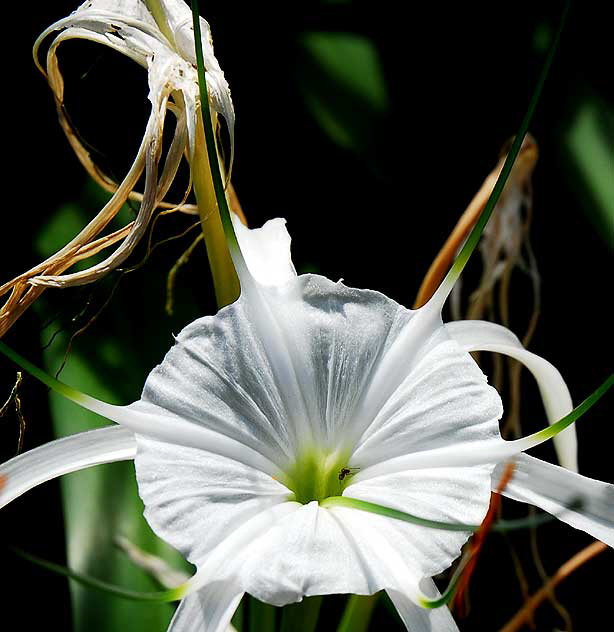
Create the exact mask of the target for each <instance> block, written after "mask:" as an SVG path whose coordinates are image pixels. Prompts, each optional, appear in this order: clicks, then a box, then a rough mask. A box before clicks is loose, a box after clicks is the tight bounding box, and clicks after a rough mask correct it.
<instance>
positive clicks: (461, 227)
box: [414, 135, 537, 308]
mask: <svg viewBox="0 0 614 632" xmlns="http://www.w3.org/2000/svg"><path fill="white" fill-rule="evenodd" d="M506 157H507V153H504V154H503V155H502V156H501V157H500V159H499V162H498V163H497V166H496V167H495V168H494V169H493V170H492V171H491V172H490V173H489V174H488V176H487V177H486V179H485V180H484V182H483V183H482V186H481V187H480V189H479V191H478V192H477V193H476V194H475V196H474V197H473V199H472V200H471V202H470V203H469V206H468V207H467V208H466V209H465V211H464V213H463V214H462V215H461V217H460V219H459V220H458V222H457V224H456V226H455V227H454V230H453V231H452V233H451V234H450V236H449V237H448V239H447V240H446V242H445V244H444V245H443V247H442V248H441V250H440V251H439V253H438V254H437V256H436V257H435V259H434V261H433V263H432V264H431V266H430V268H429V270H428V272H427V273H426V276H425V277H424V280H423V281H422V285H421V286H420V290H419V291H418V295H417V297H416V301H415V303H414V307H415V308H418V307H421V306H422V305H424V304H425V303H426V302H427V301H428V300H429V299H430V298H431V296H433V294H434V292H435V290H436V289H437V288H438V287H439V285H440V283H441V281H442V280H443V278H444V276H445V275H446V273H447V271H448V270H449V268H450V266H451V265H452V262H453V261H454V258H455V256H456V253H457V252H458V250H459V249H460V247H461V246H462V245H463V242H464V241H465V239H466V238H467V236H468V235H469V233H470V232H471V229H472V228H473V226H474V225H475V223H476V221H477V220H478V217H479V216H480V213H481V212H482V210H483V209H484V206H485V205H486V202H487V201H488V198H489V197H490V194H491V193H492V190H493V188H494V186H495V183H496V181H497V178H498V177H499V174H500V173H501V169H502V168H503V163H504V162H505V158H506ZM536 161H537V144H536V143H535V141H534V139H533V138H532V137H531V136H529V135H527V137H526V138H525V140H524V141H523V144H522V147H521V149H520V153H519V154H518V158H517V159H516V162H515V163H514V167H513V168H512V172H511V173H510V176H509V178H508V181H507V184H506V185H505V188H504V190H503V193H502V194H501V198H500V199H499V202H498V204H497V207H498V208H500V207H503V206H504V205H505V204H506V202H507V198H508V196H510V195H513V194H515V192H516V191H518V189H519V188H523V187H524V185H525V183H526V182H527V180H528V179H529V178H530V176H531V173H532V171H533V168H534V167H535V163H536ZM495 213H496V211H495ZM493 215H494V214H493Z"/></svg>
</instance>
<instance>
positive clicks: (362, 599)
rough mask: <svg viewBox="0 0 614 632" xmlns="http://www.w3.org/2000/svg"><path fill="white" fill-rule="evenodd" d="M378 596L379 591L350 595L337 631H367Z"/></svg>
mask: <svg viewBox="0 0 614 632" xmlns="http://www.w3.org/2000/svg"><path fill="white" fill-rule="evenodd" d="M378 598H379V593H375V594H374V595H350V598H349V599H348V602H347V605H346V606H345V610H344V611H343V616H342V617H341V621H340V622H339V627H338V628H337V632H367V630H368V629H369V622H370V621H371V615H372V614H373V609H374V608H375V604H376V603H377V600H378Z"/></svg>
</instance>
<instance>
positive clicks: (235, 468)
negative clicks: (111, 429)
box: [135, 435, 290, 579]
mask: <svg viewBox="0 0 614 632" xmlns="http://www.w3.org/2000/svg"><path fill="white" fill-rule="evenodd" d="M137 444H138V451H137V455H136V458H135V469H136V475H137V481H138V486H139V494H140V496H141V498H142V499H143V501H144V503H145V517H146V518H147V521H148V522H149V524H150V525H151V527H152V529H153V530H154V531H155V532H156V534H157V535H158V536H160V537H161V538H162V539H163V540H165V541H166V542H169V543H170V544H171V545H172V546H174V547H175V548H176V549H178V550H179V551H180V552H181V553H182V554H183V555H184V556H185V557H187V558H188V559H189V560H190V561H191V562H193V563H194V564H196V566H197V567H199V568H200V567H201V566H202V565H203V564H204V560H205V558H206V556H207V555H208V554H209V553H210V552H211V551H212V550H213V549H215V548H216V547H217V546H218V545H219V544H220V543H221V542H222V541H224V540H225V539H226V538H227V537H228V536H229V535H230V534H231V533H232V532H233V530H234V529H236V528H237V527H239V526H240V525H242V524H244V523H245V522H246V521H247V520H249V519H250V518H252V517H253V516H255V515H257V514H259V513H261V512H263V511H265V510H266V509H268V508H270V507H272V506H274V505H276V504H279V503H283V502H284V501H285V500H286V499H287V498H288V497H289V495H290V492H289V491H288V490H287V489H286V488H285V487H284V486H283V485H281V484H280V483H278V482H277V481H276V480H274V479H273V478H271V476H269V475H268V474H264V473H263V472H261V471H258V470H255V469H253V468H251V467H248V466H246V465H243V464H242V463H239V462H238V461H234V460H231V459H227V458H224V457H219V456H215V455H212V454H209V453H207V452H204V451H202V450H199V449H196V448H188V447H182V446H177V445H171V444H168V443H165V442H162V441H157V440H154V439H149V438H146V437H144V436H142V435H137ZM212 579H213V578H212Z"/></svg>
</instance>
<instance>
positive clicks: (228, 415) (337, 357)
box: [105, 275, 406, 473]
mask: <svg viewBox="0 0 614 632" xmlns="http://www.w3.org/2000/svg"><path fill="white" fill-rule="evenodd" d="M405 314H406V311H405V310H404V309H402V308H401V307H400V306H399V305H398V304H396V303H395V302H394V301H391V300H389V299H387V298H386V297H385V296H383V295H381V294H378V293H377V292H370V291H366V290H354V289H350V288H347V287H345V286H343V285H342V284H340V283H338V284H335V283H332V282H331V281H329V280H328V279H325V278H323V277H317V276H312V275H305V276H301V277H297V278H294V279H292V280H290V281H288V283H286V285H284V287H283V288H276V287H271V288H265V287H260V289H259V290H258V291H257V292H256V294H249V293H248V294H246V293H243V294H242V295H241V297H240V298H239V300H238V301H237V302H235V303H234V304H233V305H230V306H228V307H226V308H224V309H223V310H221V311H220V312H219V313H218V314H217V316H214V317H206V318H202V319H199V320H197V321H195V322H194V323H192V324H191V325H189V326H188V327H186V328H185V329H184V330H183V331H182V332H181V333H180V335H179V336H178V338H177V343H176V345H175V346H174V347H173V348H172V349H171V350H170V351H169V353H168V354H167V356H166V358H165V359H164V362H163V363H162V364H161V365H160V366H159V367H158V368H157V369H155V370H154V371H153V372H152V373H151V375H150V376H149V378H148V380H147V383H146V385H145V389H144V391H143V398H142V400H143V401H142V402H140V403H138V404H136V405H133V406H132V407H131V408H132V409H133V410H141V409H142V410H143V411H146V410H148V411H150V412H152V413H153V412H155V411H158V412H159V414H160V415H162V414H168V415H169V416H173V417H175V418H177V419H180V418H181V419H183V420H185V422H186V423H189V424H192V425H196V426H200V427H201V428H207V429H209V430H211V431H214V432H216V433H218V434H220V435H225V436H226V437H227V439H228V440H234V441H237V442H240V443H242V444H244V445H246V446H250V447H251V448H252V449H254V450H257V451H258V452H259V453H261V454H263V455H265V456H266V457H267V458H268V459H270V460H271V461H273V462H275V463H277V464H278V465H279V466H280V467H282V466H283V463H284V462H286V463H289V462H291V461H292V459H293V457H294V455H295V453H296V452H297V451H299V452H300V451H304V450H305V449H306V447H308V444H307V441H309V440H312V441H315V442H316V443H317V445H318V447H321V448H322V449H326V447H327V446H332V447H337V446H338V445H340V444H342V443H344V442H345V441H346V440H345V435H346V434H347V432H348V431H349V428H350V427H351V426H352V425H353V424H354V423H355V422H356V421H357V417H360V415H361V414H362V410H361V409H359V408H358V406H359V403H360V401H361V396H362V393H363V391H364V389H365V385H366V384H368V382H369V378H370V375H371V372H372V370H373V367H374V366H375V365H376V364H377V362H378V361H379V360H380V358H381V356H382V354H384V353H385V349H386V348H387V347H388V345H389V344H390V340H391V339H392V340H393V339H394V338H395V335H396V333H397V332H398V331H399V329H400V327H401V323H404V322H406V316H405ZM164 411H166V412H164ZM105 414H106V413H105ZM138 432H145V433H147V430H145V429H143V430H139V431H138ZM201 447H203V448H204V449H207V447H206V445H201ZM211 451H214V452H218V451H217V450H213V449H212V450H211ZM233 458H234V457H233ZM269 473H272V472H269Z"/></svg>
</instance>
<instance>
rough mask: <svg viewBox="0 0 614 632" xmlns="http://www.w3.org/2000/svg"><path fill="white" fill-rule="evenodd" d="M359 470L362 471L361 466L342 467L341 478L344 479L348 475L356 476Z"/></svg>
mask: <svg viewBox="0 0 614 632" xmlns="http://www.w3.org/2000/svg"><path fill="white" fill-rule="evenodd" d="M358 471H360V468H359V467H342V468H341V469H340V470H339V480H340V481H342V480H344V479H345V477H346V476H354V474H356V472H358Z"/></svg>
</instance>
